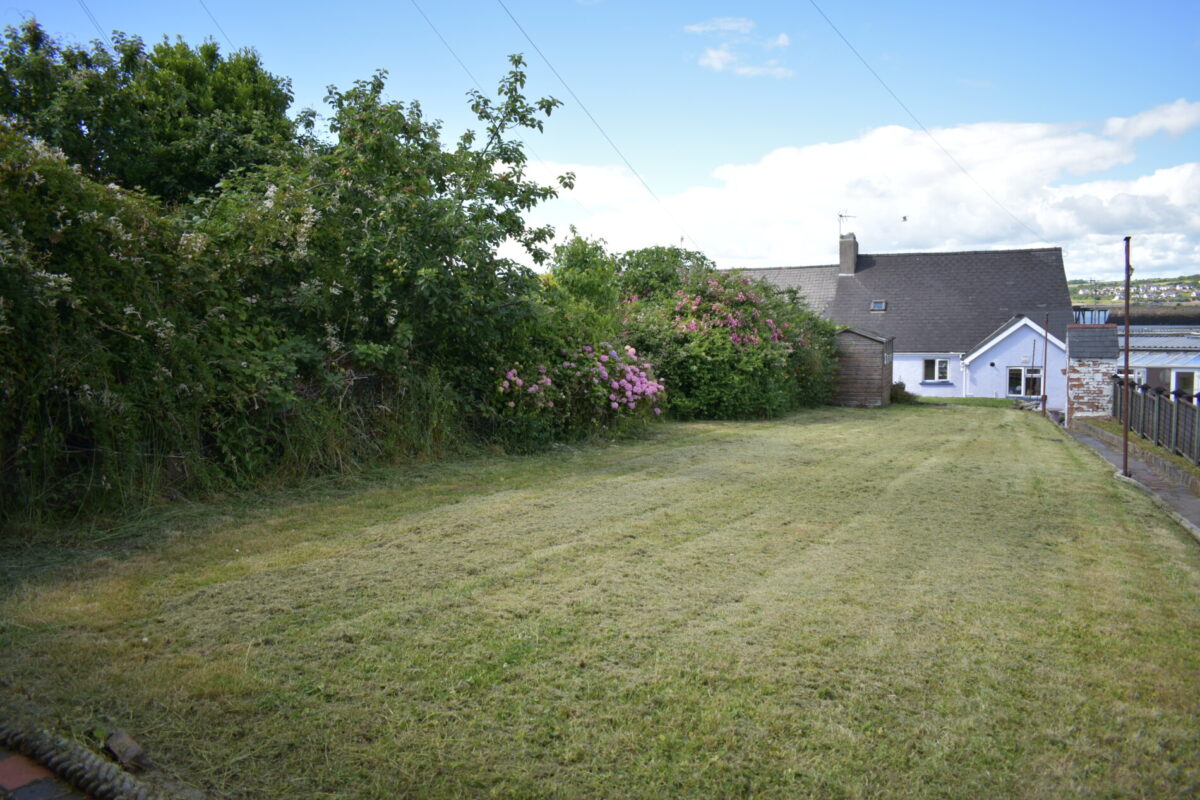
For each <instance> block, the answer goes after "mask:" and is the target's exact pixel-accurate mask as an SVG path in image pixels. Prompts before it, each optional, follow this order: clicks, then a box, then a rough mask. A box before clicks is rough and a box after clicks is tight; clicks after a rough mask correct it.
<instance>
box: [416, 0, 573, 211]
mask: <svg viewBox="0 0 1200 800" xmlns="http://www.w3.org/2000/svg"><path fill="white" fill-rule="evenodd" d="M409 2H411V3H412V5H413V8H415V9H416V10H417V13H418V14H420V15H421V18H422V19H424V20H425V23H426V24H427V25H428V26H429V29H430V30H432V31H433V33H434V35H435V36H437V38H438V39H439V40H441V42H442V45H443V46H444V47H445V48H446V50H447V52H449V53H450V55H451V56H453V57H454V60H455V61H457V62H458V65H459V66H460V67H462V70H463V72H465V73H467V77H468V78H470V79H471V83H473V84H475V88H476V89H477V90H478V91H479V93H480V94H486V92H484V90H483V86H482V85H481V84H480V83H479V79H478V78H476V77H475V75H474V73H472V72H471V70H470V68H469V67H467V65H466V63H465V62H464V61H463V60H462V59H461V58H459V57H458V53H456V52H455V51H454V48H453V47H451V46H450V42H448V41H446V37H445V36H442V32H441V31H440V30H438V27H437V26H436V25H434V24H433V20H431V19H430V18H429V16H428V15H427V14H426V13H425V11H424V9H422V8H421V6H420V5H418V4H417V0H409ZM523 144H524V146H525V147H526V148H528V149H529V152H530V153H532V154H533V157H534V158H536V159H537V160H538V161H545V160H546V159H544V158H542V157H541V156H540V155H538V152H537V151H536V150H534V149H533V146H532V145H530V144H529V143H528V142H524V143H523ZM567 196H568V197H570V198H571V200H572V201H573V202H574V203H575V205H577V206H579V207H580V208H581V209H583V211H584V212H585V213H589V214H590V213H591V209H589V208H588V207H587V206H585V205H584V204H583V201H581V200H580V199H579V198H578V197H576V196H575V194H574V193H569V194H568V195H567Z"/></svg>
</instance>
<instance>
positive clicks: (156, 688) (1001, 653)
mask: <svg viewBox="0 0 1200 800" xmlns="http://www.w3.org/2000/svg"><path fill="white" fill-rule="evenodd" d="M311 492H312V495H311V497H309V498H307V499H305V498H297V497H295V496H292V497H287V496H280V497H277V498H274V499H268V500H262V501H259V502H257V503H254V502H244V503H242V504H240V505H236V506H231V507H225V508H211V509H202V508H201V509H194V510H192V511H189V512H188V513H187V514H186V515H185V516H183V517H176V518H174V519H162V520H159V521H158V522H157V523H156V522H155V521H154V520H148V521H144V522H142V523H140V524H139V526H138V527H137V535H136V536H133V535H132V534H129V535H127V536H126V538H125V539H123V540H121V543H120V546H119V547H118V546H116V545H114V543H113V542H109V543H106V544H105V543H102V544H97V545H92V546H89V548H84V552H83V553H82V554H75V553H74V552H73V550H72V549H71V548H68V547H66V546H65V545H63V544H58V545H55V544H54V542H55V540H54V539H48V538H41V539H38V540H36V541H30V542H27V543H22V542H14V543H10V546H9V548H8V549H7V551H6V555H7V558H6V562H5V569H6V575H7V576H8V577H7V579H6V580H5V581H4V582H3V584H2V586H0V620H2V623H0V698H3V703H4V705H6V706H9V707H10V708H11V713H17V714H23V715H26V716H29V717H32V718H34V719H35V720H37V721H38V722H39V723H40V724H42V725H43V726H45V727H49V728H53V729H55V730H58V731H62V732H66V733H68V734H69V735H74V736H77V737H79V738H81V739H83V740H88V738H89V737H90V736H92V735H93V733H92V732H93V731H96V730H98V729H99V730H108V729H111V728H117V727H119V728H121V729H123V730H126V731H128V732H129V733H130V734H131V735H133V736H134V738H135V739H137V740H138V741H139V742H140V743H142V744H143V745H144V746H145V748H146V750H147V752H148V754H149V755H150V757H151V758H152V759H153V760H154V761H155V762H156V763H157V764H158V765H160V768H161V770H162V772H163V774H165V775H167V776H169V777H170V778H172V779H173V780H176V781H178V782H180V783H183V784H188V785H192V786H196V787H199V788H200V789H202V790H204V791H206V792H208V793H210V794H211V796H214V797H222V798H264V797H268V798H269V797H286V796H303V797H312V798H333V797H338V798H396V797H471V796H501V797H546V796H553V797H580V798H595V797H614V798H616V797H621V798H624V797H663V798H681V797H691V798H714V797H779V798H783V797H806V796H819V797H846V798H859V797H879V796H888V797H1030V798H1058V797H1063V796H1068V795H1071V796H1088V797H1095V796H1103V797H1163V798H1169V797H1183V796H1195V795H1196V793H1197V792H1198V791H1200V722H1198V720H1200V692H1197V691H1196V686H1197V682H1198V680H1200V591H1198V590H1200V548H1198V547H1197V546H1196V543H1195V542H1194V541H1193V540H1192V539H1190V537H1188V536H1187V534H1185V533H1184V532H1183V531H1182V530H1180V529H1179V528H1178V527H1177V526H1176V525H1175V524H1174V523H1172V522H1170V521H1169V520H1167V519H1166V518H1165V517H1164V516H1163V515H1162V514H1161V513H1160V512H1159V511H1158V510H1157V509H1156V508H1155V507H1154V506H1153V504H1152V503H1150V501H1149V500H1148V499H1147V498H1145V497H1144V496H1143V495H1141V494H1139V493H1138V492H1137V491H1136V490H1135V489H1133V488H1132V487H1129V486H1128V485H1126V484H1123V483H1120V482H1117V481H1114V480H1113V479H1112V477H1111V468H1110V467H1108V465H1107V464H1104V463H1102V462H1101V461H1100V460H1099V459H1098V458H1096V457H1095V456H1094V455H1093V454H1091V453H1089V452H1087V451H1086V450H1085V449H1084V448H1083V447H1082V446H1080V445H1078V444H1076V443H1075V442H1073V441H1071V440H1069V439H1068V438H1067V437H1066V436H1064V435H1063V433H1062V432H1061V431H1059V430H1058V429H1057V428H1056V427H1055V426H1053V425H1051V424H1050V423H1048V422H1046V421H1045V420H1043V419H1041V418H1040V417H1038V416H1037V415H1034V414H1027V413H1022V412H1015V411H995V410H990V409H987V410H985V409H979V408H969V407H968V408H964V407H960V406H946V407H931V406H927V405H920V404H918V405H911V406H902V407H893V408H890V409H885V410H850V409H822V410H818V411H812V412H807V413H803V414H799V415H796V416H793V417H790V418H787V419H785V420H780V421H775V422H765V423H752V424H740V423H693V424H687V425H682V424H678V425H663V426H660V427H659V428H658V429H657V430H656V432H655V433H654V434H653V435H652V436H650V437H648V438H647V439H644V440H640V441H633V442H628V443H622V444H618V445H612V446H601V447H587V448H577V449H576V448H560V449H558V450H556V451H554V452H552V453H549V454H546V455H542V456H536V457H528V458H507V457H490V458H479V459H474V460H464V461H460V462H452V463H445V464H441V465H436V466H428V467H421V468H414V469H410V470H400V471H395V472H391V473H380V474H377V475H375V476H374V477H373V478H371V479H369V480H367V479H363V480H359V481H356V482H351V483H349V484H342V485H329V484H314V485H313V486H312V487H311ZM62 541H65V542H71V543H73V545H72V546H73V547H76V546H79V545H80V543H79V542H78V540H76V539H65V540H62ZM114 541H115V540H114ZM15 575H22V576H24V577H22V578H20V579H16V580H14V579H13V576H15Z"/></svg>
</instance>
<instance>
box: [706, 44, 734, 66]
mask: <svg viewBox="0 0 1200 800" xmlns="http://www.w3.org/2000/svg"><path fill="white" fill-rule="evenodd" d="M736 63H737V56H735V55H734V54H733V53H732V52H731V51H730V50H729V45H724V44H723V45H721V46H720V47H710V48H708V49H707V50H705V51H704V55H702V56H700V66H702V67H708V68H709V69H711V70H712V71H713V72H724V71H725V70H726V69H728V68H729V67H731V66H733V65H734V64H736Z"/></svg>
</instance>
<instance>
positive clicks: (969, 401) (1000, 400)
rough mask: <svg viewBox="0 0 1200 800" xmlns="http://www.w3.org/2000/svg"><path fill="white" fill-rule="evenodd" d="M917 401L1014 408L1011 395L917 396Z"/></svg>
mask: <svg viewBox="0 0 1200 800" xmlns="http://www.w3.org/2000/svg"><path fill="white" fill-rule="evenodd" d="M916 402H918V403H928V404H930V405H935V406H945V405H950V406H985V407H987V408H1012V407H1013V399H1012V398H1011V397H917V399H916Z"/></svg>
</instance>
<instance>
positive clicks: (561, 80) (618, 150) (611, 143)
mask: <svg viewBox="0 0 1200 800" xmlns="http://www.w3.org/2000/svg"><path fill="white" fill-rule="evenodd" d="M496 2H497V3H499V4H500V7H501V8H503V9H504V13H505V14H508V18H509V19H511V20H512V21H513V24H514V25H516V26H517V30H519V31H520V32H521V35H522V36H524V37H525V40H526V41H527V42H529V44H530V46H531V47H532V48H533V49H534V50H536V51H537V54H538V55H539V56H541V57H542V61H545V62H546V66H547V67H549V68H550V71H551V72H553V73H554V77H556V78H558V80H559V83H561V84H562V85H563V87H564V88H565V89H566V90H567V93H568V94H570V95H571V98H572V99H574V101H575V102H576V103H578V104H579V107H580V108H581V109H583V113H584V114H587V118H588V119H590V120H591V121H592V124H593V125H595V126H596V130H598V131H600V135H601V136H603V137H604V140H605V141H606V142H608V144H609V146H610V147H612V149H613V151H614V152H615V153H616V154H617V155H618V156H619V157H620V159H621V161H623V162H625V166H626V167H628V168H629V171H630V172H632V173H633V174H634V176H635V177H636V178H637V179H638V182H640V183H641V184H642V188H644V189H645V190H646V191H647V192H648V193H649V195H650V196H651V197H653V198H654V200H655V201H656V202H657V203H658V204H659V205H660V206H662V209H663V212H665V213H666V215H667V217H669V218H670V220H671V221H672V222H673V223H675V227H677V228H679V231H680V232H681V233H682V234H683V235H684V236H686V237H687V238H688V239H690V240H691V242H692V245H693V246H694V247H695V248H696V249H697V250H703V249H704V248H702V247H700V245H699V244H698V243H697V242H696V240H695V238H693V237H692V235H691V234H689V233H688V232H687V230H686V229H685V228H684V227H683V224H682V223H680V222H679V220H678V219H676V218H675V215H674V214H672V213H671V210H670V209H669V208H667V204H666V203H664V202H663V201H662V200H661V199H660V198H659V196H658V195H657V194H655V193H654V190H653V189H651V188H650V184H648V183H646V180H645V178H643V177H642V176H641V173H639V172H638V171H637V170H636V169H634V168H633V164H630V163H629V159H628V158H626V157H625V154H624V153H622V152H621V148H619V147H617V143H616V142H614V141H613V140H612V138H611V137H610V136H609V135H608V134H607V133H605V131H604V128H603V127H602V126H601V125H600V123H599V122H598V121H597V120H596V118H595V117H594V116H592V112H591V111H588V107H587V106H586V105H584V103H583V101H582V100H580V99H579V95H577V94H575V91H574V90H573V89H571V86H570V84H568V83H567V82H566V80H565V79H564V78H563V76H562V75H559V74H558V70H556V69H555V68H554V65H553V64H551V63H550V59H548V58H546V54H545V53H543V52H542V49H541V48H540V47H538V46H537V43H536V42H535V41H533V38H532V37H531V36H530V35H529V34H528V33H527V32H526V30H525V28H523V27H522V26H521V23H520V22H517V18H516V17H514V16H513V13H512V12H511V11H509V10H508V6H506V5H505V4H504V0H496Z"/></svg>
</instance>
